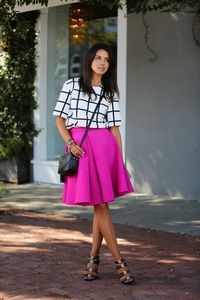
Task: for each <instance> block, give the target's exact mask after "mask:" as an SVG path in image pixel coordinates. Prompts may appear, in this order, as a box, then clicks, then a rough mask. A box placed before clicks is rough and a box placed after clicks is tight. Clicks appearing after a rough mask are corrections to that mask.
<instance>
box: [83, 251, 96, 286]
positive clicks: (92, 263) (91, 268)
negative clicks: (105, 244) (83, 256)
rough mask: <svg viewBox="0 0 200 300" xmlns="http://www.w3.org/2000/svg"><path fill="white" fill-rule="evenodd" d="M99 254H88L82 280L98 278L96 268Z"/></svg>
mask: <svg viewBox="0 0 200 300" xmlns="http://www.w3.org/2000/svg"><path fill="white" fill-rule="evenodd" d="M99 263H100V260H99V256H91V255H90V256H89V258H88V264H87V267H86V270H85V276H84V278H83V279H84V280H86V281H92V280H95V279H98V278H99V276H98V268H99Z"/></svg>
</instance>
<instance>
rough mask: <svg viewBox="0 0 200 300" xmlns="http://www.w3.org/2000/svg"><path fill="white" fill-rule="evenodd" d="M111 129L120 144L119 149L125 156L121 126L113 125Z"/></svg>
mask: <svg viewBox="0 0 200 300" xmlns="http://www.w3.org/2000/svg"><path fill="white" fill-rule="evenodd" d="M109 129H110V131H111V132H112V134H113V135H114V137H115V138H116V140H117V143H118V145H119V149H120V152H121V155H122V157H123V151H122V138H121V133H120V131H119V127H118V126H112V127H110V128H109Z"/></svg>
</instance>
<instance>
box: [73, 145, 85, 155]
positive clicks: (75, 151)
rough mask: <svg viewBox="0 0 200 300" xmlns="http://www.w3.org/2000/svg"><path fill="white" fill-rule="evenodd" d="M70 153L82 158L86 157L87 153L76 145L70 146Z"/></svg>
mask: <svg viewBox="0 0 200 300" xmlns="http://www.w3.org/2000/svg"><path fill="white" fill-rule="evenodd" d="M69 148H70V151H71V152H72V153H73V154H74V156H77V157H81V156H84V154H85V152H84V151H83V149H82V148H81V147H79V146H78V145H76V144H75V143H73V144H71V145H70V147H69Z"/></svg>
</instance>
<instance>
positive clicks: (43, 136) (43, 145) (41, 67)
mask: <svg viewBox="0 0 200 300" xmlns="http://www.w3.org/2000/svg"><path fill="white" fill-rule="evenodd" d="M37 31H38V35H39V37H38V44H37V54H36V58H37V75H36V80H35V86H36V99H37V103H38V108H37V110H36V111H35V113H34V120H35V125H36V127H37V128H39V129H41V132H40V133H39V135H38V137H37V138H35V140H34V160H46V158H47V34H48V9H42V10H41V14H40V16H39V18H38V23H37Z"/></svg>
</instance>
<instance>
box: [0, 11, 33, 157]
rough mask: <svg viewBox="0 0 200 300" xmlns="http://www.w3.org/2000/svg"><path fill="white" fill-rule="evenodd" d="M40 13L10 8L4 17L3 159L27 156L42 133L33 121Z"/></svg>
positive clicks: (0, 78)
mask: <svg viewBox="0 0 200 300" xmlns="http://www.w3.org/2000/svg"><path fill="white" fill-rule="evenodd" d="M37 16H38V13H37V12H29V13H23V14H15V12H14V11H12V10H10V11H7V13H6V14H4V16H3V18H2V19H1V21H0V22H1V65H0V159H7V158H8V157H11V156H13V155H16V154H19V153H20V154H24V155H26V156H27V154H28V153H29V152H30V149H31V144H32V141H33V137H34V136H36V135H37V133H38V131H37V130H36V129H35V126H34V121H33V110H34V109H35V108H36V102H35V100H34V78H35V69H36V66H35V46H36V32H35V22H36V19H37Z"/></svg>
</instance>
